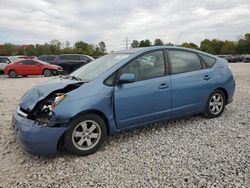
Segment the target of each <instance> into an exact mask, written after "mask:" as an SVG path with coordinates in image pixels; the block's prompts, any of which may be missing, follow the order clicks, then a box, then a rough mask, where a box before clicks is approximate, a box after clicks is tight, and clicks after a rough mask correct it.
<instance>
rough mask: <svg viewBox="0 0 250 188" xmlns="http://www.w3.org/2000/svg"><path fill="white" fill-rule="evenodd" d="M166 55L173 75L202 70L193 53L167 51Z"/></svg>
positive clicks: (198, 59)
mask: <svg viewBox="0 0 250 188" xmlns="http://www.w3.org/2000/svg"><path fill="white" fill-rule="evenodd" d="M168 54H169V58H170V61H171V65H172V73H173V74H178V73H184V72H190V71H195V70H199V69H202V65H201V61H200V58H199V57H198V56H197V55H196V54H195V53H191V52H186V51H177V50H176V51H175V50H169V51H168Z"/></svg>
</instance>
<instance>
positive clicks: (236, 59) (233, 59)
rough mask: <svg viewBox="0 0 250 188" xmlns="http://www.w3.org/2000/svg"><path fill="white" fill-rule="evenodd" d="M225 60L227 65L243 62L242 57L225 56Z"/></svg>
mask: <svg viewBox="0 0 250 188" xmlns="http://www.w3.org/2000/svg"><path fill="white" fill-rule="evenodd" d="M225 59H226V60H227V61H228V62H229V63H239V62H243V59H244V58H243V56H242V55H227V56H226V57H225Z"/></svg>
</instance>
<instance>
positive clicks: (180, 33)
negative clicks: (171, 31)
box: [174, 32, 182, 46]
mask: <svg viewBox="0 0 250 188" xmlns="http://www.w3.org/2000/svg"><path fill="white" fill-rule="evenodd" d="M181 35H182V32H181V33H180V35H179V37H178V39H177V41H176V42H175V44H174V45H175V46H176V44H177V43H178V42H179V40H180V38H181Z"/></svg>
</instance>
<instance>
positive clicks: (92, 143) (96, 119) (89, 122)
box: [64, 114, 107, 156]
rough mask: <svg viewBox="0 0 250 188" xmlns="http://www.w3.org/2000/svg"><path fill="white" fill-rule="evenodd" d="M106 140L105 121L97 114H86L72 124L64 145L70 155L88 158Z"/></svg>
mask: <svg viewBox="0 0 250 188" xmlns="http://www.w3.org/2000/svg"><path fill="white" fill-rule="evenodd" d="M106 138H107V127H106V123H105V121H104V120H103V119H102V118H101V117H100V116H98V115H96V114H85V115H82V116H80V117H77V118H76V119H74V120H73V121H72V122H71V123H70V127H69V129H68V130H67V132H66V134H65V139H64V144H65V148H66V150H67V151H68V152H69V153H72V154H75V155H79V156H86V155H90V154H93V153H95V152H96V151H97V150H98V149H99V148H100V146H101V145H102V144H103V143H104V141H105V140H106Z"/></svg>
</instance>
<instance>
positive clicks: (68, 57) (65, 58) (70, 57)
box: [59, 55, 80, 60]
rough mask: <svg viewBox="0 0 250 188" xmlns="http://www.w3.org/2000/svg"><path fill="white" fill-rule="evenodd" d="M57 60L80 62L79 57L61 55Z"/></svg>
mask: <svg viewBox="0 0 250 188" xmlns="http://www.w3.org/2000/svg"><path fill="white" fill-rule="evenodd" d="M59 59H62V60H80V56H79V55H62V56H60V57H59Z"/></svg>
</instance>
